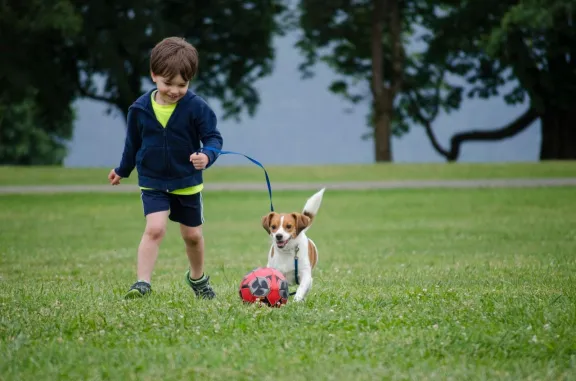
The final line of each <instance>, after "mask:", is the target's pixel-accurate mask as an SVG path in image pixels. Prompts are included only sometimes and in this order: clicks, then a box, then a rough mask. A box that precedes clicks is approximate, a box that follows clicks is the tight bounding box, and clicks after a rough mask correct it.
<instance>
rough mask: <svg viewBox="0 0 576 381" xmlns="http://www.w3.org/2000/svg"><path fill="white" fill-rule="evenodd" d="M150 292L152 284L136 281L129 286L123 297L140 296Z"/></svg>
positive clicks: (132, 297)
mask: <svg viewBox="0 0 576 381" xmlns="http://www.w3.org/2000/svg"><path fill="white" fill-rule="evenodd" d="M151 292H152V286H150V283H147V282H143V281H138V282H136V283H134V284H133V285H132V287H130V290H128V292H127V293H126V296H124V298H125V299H134V298H141V297H143V296H145V295H147V294H150V293H151Z"/></svg>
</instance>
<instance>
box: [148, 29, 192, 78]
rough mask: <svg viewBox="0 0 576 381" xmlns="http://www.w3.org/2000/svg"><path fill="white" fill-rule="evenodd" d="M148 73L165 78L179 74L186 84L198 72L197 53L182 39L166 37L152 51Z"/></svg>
mask: <svg viewBox="0 0 576 381" xmlns="http://www.w3.org/2000/svg"><path fill="white" fill-rule="evenodd" d="M150 71H152V73H154V74H155V75H159V76H161V77H166V78H174V77H175V76H177V75H178V74H180V75H181V76H182V79H183V80H184V81H186V82H188V81H190V80H192V78H194V77H195V76H196V73H197V72H198V51H197V50H196V48H195V47H194V46H192V44H190V43H189V42H187V41H186V40H185V39H184V38H181V37H167V38H165V39H163V40H162V41H160V42H159V43H157V44H156V46H154V48H153V49H152V52H151V53H150Z"/></svg>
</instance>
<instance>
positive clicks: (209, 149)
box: [202, 147, 274, 212]
mask: <svg viewBox="0 0 576 381" xmlns="http://www.w3.org/2000/svg"><path fill="white" fill-rule="evenodd" d="M202 149H205V150H208V151H212V152H216V153H217V154H218V155H226V154H233V155H241V156H244V157H245V158H246V159H248V160H250V161H251V162H253V163H254V164H256V165H257V166H259V167H260V168H262V169H263V170H264V175H265V176H266V185H267V186H268V196H269V197H270V211H271V212H273V211H274V205H273V204H272V186H271V185H270V178H269V177H268V172H266V168H264V166H263V165H262V164H260V162H258V161H257V160H254V159H252V158H251V157H250V156H246V155H244V154H243V153H240V152H233V151H220V150H219V149H218V148H214V147H203V148H202Z"/></svg>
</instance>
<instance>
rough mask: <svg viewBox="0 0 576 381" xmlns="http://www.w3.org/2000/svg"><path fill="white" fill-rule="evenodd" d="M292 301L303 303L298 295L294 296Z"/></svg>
mask: <svg viewBox="0 0 576 381" xmlns="http://www.w3.org/2000/svg"><path fill="white" fill-rule="evenodd" d="M294 301H295V302H302V301H304V298H303V297H301V296H299V295H296V296H295V297H294Z"/></svg>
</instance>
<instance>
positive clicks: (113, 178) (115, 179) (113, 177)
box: [108, 169, 122, 185]
mask: <svg viewBox="0 0 576 381" xmlns="http://www.w3.org/2000/svg"><path fill="white" fill-rule="evenodd" d="M121 179H122V177H120V176H118V174H116V171H115V170H114V169H112V170H111V171H110V173H109V174H108V181H109V182H110V184H112V185H118V184H120V180H121Z"/></svg>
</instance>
